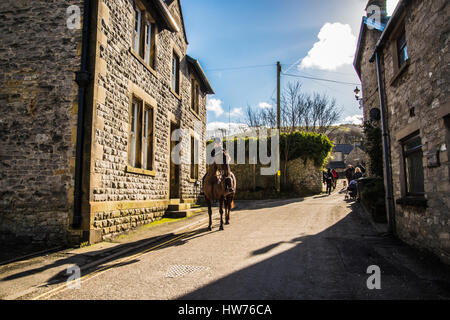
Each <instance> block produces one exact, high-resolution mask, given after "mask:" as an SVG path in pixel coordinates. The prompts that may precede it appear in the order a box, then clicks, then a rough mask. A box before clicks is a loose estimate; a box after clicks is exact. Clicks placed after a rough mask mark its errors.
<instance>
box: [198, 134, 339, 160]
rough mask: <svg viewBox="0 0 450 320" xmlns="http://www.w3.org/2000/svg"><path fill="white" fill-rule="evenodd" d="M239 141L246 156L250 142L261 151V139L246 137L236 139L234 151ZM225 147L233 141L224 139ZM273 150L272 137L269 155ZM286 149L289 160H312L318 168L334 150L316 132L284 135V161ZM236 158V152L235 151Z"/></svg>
mask: <svg viewBox="0 0 450 320" xmlns="http://www.w3.org/2000/svg"><path fill="white" fill-rule="evenodd" d="M238 140H240V141H241V142H240V143H242V141H244V143H245V155H246V157H248V154H249V153H248V150H249V145H250V141H251V140H252V141H254V142H256V146H257V150H259V139H258V138H255V137H246V138H236V137H235V138H234V141H233V143H234V150H237V143H238ZM223 141H224V146H225V148H227V145H229V143H230V142H231V140H228V139H224V140H223ZM213 142H214V141H213V140H208V141H207V142H206V145H209V144H210V143H213ZM270 148H271V137H268V143H267V154H268V155H270ZM286 148H288V150H289V152H288V154H287V155H288V160H295V159H298V158H301V159H304V160H307V159H312V160H314V163H315V165H316V166H318V167H320V166H323V165H325V163H326V162H327V160H328V157H329V155H330V153H331V150H332V149H333V143H332V142H331V141H330V139H329V138H328V137H327V136H326V135H324V134H319V133H314V132H303V131H296V132H293V133H282V134H281V135H280V157H281V160H282V161H285V160H286V152H285V150H286ZM235 156H236V151H235Z"/></svg>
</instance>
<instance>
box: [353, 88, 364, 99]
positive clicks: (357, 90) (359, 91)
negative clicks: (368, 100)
mask: <svg viewBox="0 0 450 320" xmlns="http://www.w3.org/2000/svg"><path fill="white" fill-rule="evenodd" d="M353 92H354V93H355V98H356V101H360V100H362V98H361V96H360V94H361V90H359V88H358V87H356V89H355V91H353Z"/></svg>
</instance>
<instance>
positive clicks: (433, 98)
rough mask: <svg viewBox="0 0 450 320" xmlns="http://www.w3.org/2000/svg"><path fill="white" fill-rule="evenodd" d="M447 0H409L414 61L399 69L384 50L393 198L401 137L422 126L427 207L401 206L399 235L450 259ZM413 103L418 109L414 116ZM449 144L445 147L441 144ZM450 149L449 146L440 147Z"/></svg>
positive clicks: (400, 175)
mask: <svg viewBox="0 0 450 320" xmlns="http://www.w3.org/2000/svg"><path fill="white" fill-rule="evenodd" d="M449 10H450V7H449V5H448V1H446V0H425V1H418V0H415V1H410V3H409V5H408V6H407V9H406V17H405V29H406V37H407V44H408V55H409V57H410V64H409V66H408V67H407V68H406V69H405V70H404V71H403V73H401V74H399V75H395V74H394V69H393V67H392V66H393V56H392V51H391V47H390V46H387V47H386V48H385V50H384V52H383V56H384V65H383V70H384V75H385V87H386V96H387V108H388V110H389V116H388V122H389V129H390V133H391V154H392V170H393V183H394V197H395V199H396V200H397V199H400V198H402V197H404V195H405V194H404V193H405V191H404V186H403V185H402V183H403V181H404V171H403V165H402V163H403V159H402V146H401V144H400V140H401V139H403V138H405V137H406V136H407V135H409V134H411V133H413V132H414V131H417V130H419V131H420V136H421V138H422V144H423V148H422V150H423V155H424V157H423V166H424V180H425V193H426V199H427V202H428V208H427V209H421V208H416V207H412V206H407V205H400V204H397V205H396V218H397V226H398V228H397V229H398V233H399V236H400V237H401V238H402V239H404V240H405V241H407V242H409V243H411V244H414V245H416V246H419V247H423V248H427V249H429V250H431V251H434V252H435V253H436V254H437V255H439V256H440V257H441V258H442V259H444V260H446V259H447V261H450V238H449V235H450V234H449V232H450V175H449V162H448V151H447V149H448V147H449V146H448V142H447V141H446V140H445V139H446V131H447V130H448V129H446V128H445V124H444V119H443V116H444V115H445V114H448V112H449V106H448V101H449V90H450V79H449V74H450V67H449V64H448V57H449V45H448V42H449V33H448V32H449V20H448V13H449ZM411 108H414V112H413V115H412V116H411V114H410V113H411V112H410V111H411ZM443 146H446V147H445V148H442V147H443ZM441 149H442V150H443V149H445V151H440V150H441ZM436 153H439V155H440V159H441V164H440V165H439V166H438V167H431V166H429V163H428V156H431V155H433V154H436Z"/></svg>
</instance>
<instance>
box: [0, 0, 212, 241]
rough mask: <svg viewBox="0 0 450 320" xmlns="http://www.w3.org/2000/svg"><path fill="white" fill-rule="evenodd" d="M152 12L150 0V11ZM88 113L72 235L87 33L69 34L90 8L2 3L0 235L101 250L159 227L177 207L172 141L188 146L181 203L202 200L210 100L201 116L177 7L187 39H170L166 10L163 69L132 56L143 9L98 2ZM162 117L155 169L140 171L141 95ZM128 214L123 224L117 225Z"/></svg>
mask: <svg viewBox="0 0 450 320" xmlns="http://www.w3.org/2000/svg"><path fill="white" fill-rule="evenodd" d="M144 2H145V3H147V4H148V5H149V7H150V6H151V5H152V3H153V2H152V1H149V2H147V1H144ZM91 3H92V12H91V15H92V17H91V26H90V28H91V30H90V52H89V64H90V72H91V77H92V82H91V86H90V88H89V92H88V99H87V100H88V101H87V105H86V123H85V132H84V134H85V139H86V141H85V145H84V146H83V147H84V164H83V191H84V192H83V204H82V227H81V229H80V230H76V231H74V230H71V227H70V226H71V219H72V215H73V197H74V171H75V168H74V167H75V144H76V134H77V131H76V123H77V113H78V105H77V101H78V86H77V84H76V83H75V81H74V79H75V72H76V71H78V70H79V68H80V60H81V59H80V54H81V38H82V35H81V31H82V30H81V28H79V29H74V30H69V29H68V28H67V25H66V21H67V18H68V15H67V13H66V10H67V8H68V7H69V6H70V5H77V6H78V7H79V8H80V9H81V16H82V15H83V12H82V9H83V1H82V0H73V1H62V0H55V1H23V0H14V1H12V0H4V1H1V2H0V19H1V20H2V24H1V26H0V32H1V34H2V36H1V37H0V43H1V46H0V69H1V70H2V75H1V78H0V81H1V82H0V108H1V111H2V116H1V122H0V133H1V135H0V141H1V148H0V161H1V162H0V165H1V168H0V169H1V170H0V177H1V193H0V234H1V240H4V239H6V238H8V239H11V240H14V239H16V240H17V237H19V238H20V237H21V238H23V239H24V240H26V241H45V242H52V243H61V242H64V241H66V239H67V235H70V234H72V233H73V232H75V233H77V234H79V235H86V234H87V235H89V239H88V240H89V241H90V242H97V241H100V240H102V239H106V238H108V237H110V236H112V235H117V234H119V233H120V232H123V231H126V230H129V229H130V228H133V227H135V226H137V225H139V224H142V223H149V222H152V221H153V220H154V219H157V218H159V217H161V216H162V214H163V213H164V210H165V209H166V208H167V206H168V204H169V165H170V163H169V155H170V150H169V139H170V137H169V132H170V129H169V128H170V123H171V122H177V123H178V125H179V126H180V128H181V129H184V130H185V132H187V135H186V136H184V137H183V139H182V140H181V145H182V147H181V150H182V151H181V154H182V157H183V163H182V164H181V165H180V191H179V193H180V197H181V198H182V199H184V200H186V201H195V198H196V197H197V196H198V191H199V190H198V188H197V187H196V186H195V181H194V180H191V179H190V164H189V161H190V135H195V136H196V138H197V139H198V140H199V146H200V151H199V158H200V159H202V161H203V162H201V163H200V164H199V177H200V178H201V177H202V176H203V174H204V173H205V159H206V154H205V152H206V148H205V143H204V141H205V129H206V94H205V92H202V94H201V98H200V108H199V112H198V114H195V113H194V112H192V111H191V108H190V104H191V81H190V72H191V69H190V68H189V67H188V63H187V61H186V58H185V55H186V49H187V42H186V39H185V36H184V30H183V27H184V26H183V25H182V19H181V16H182V14H181V12H180V11H179V4H178V2H177V1H172V2H171V3H170V6H169V11H170V12H171V13H172V14H173V15H174V16H175V17H176V20H178V24H179V27H180V31H179V32H171V31H169V30H168V29H166V27H165V25H164V23H161V21H162V18H161V16H160V15H159V14H157V13H156V12H157V9H156V8H151V7H150V9H149V10H150V11H151V12H152V13H154V14H155V17H154V18H155V19H156V25H157V35H156V57H155V66H154V69H151V68H148V67H147V66H145V65H144V63H143V61H142V59H139V58H138V57H137V56H136V55H134V54H133V53H132V52H131V50H130V48H131V46H132V32H133V29H134V11H133V5H132V1H129V0H97V1H92V2H91ZM173 51H175V52H177V53H178V55H179V56H180V58H181V65H180V78H181V79H180V91H179V94H176V93H174V92H173V91H172V90H171V70H172V63H171V59H172V53H173ZM133 93H134V94H137V95H139V97H140V98H144V99H145V101H146V102H148V103H150V105H151V106H152V107H154V117H155V126H154V135H155V137H154V169H153V170H152V172H133V171H132V170H131V171H130V170H129V168H128V166H127V162H128V132H129V125H128V122H129V109H130V98H131V95H132V94H133ZM117 214H119V216H120V217H119V216H117Z"/></svg>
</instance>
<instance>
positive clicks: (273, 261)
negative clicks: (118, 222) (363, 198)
mask: <svg viewBox="0 0 450 320" xmlns="http://www.w3.org/2000/svg"><path fill="white" fill-rule="evenodd" d="M239 208H241V209H239ZM205 218H206V214H205ZM187 221H189V220H187ZM186 224H188V222H186ZM205 227H206V220H205V224H204V225H202V224H197V225H195V226H193V227H191V228H190V229H188V230H184V231H183V232H182V233H179V234H178V235H177V236H175V237H172V238H170V239H166V240H165V241H160V242H158V243H155V244H154V245H153V246H151V247H149V248H147V249H146V250H144V251H137V252H135V254H133V255H128V256H126V257H124V258H123V259H120V257H118V258H117V259H115V260H114V261H110V262H109V263H106V264H103V265H102V266H101V267H100V268H97V269H96V270H95V271H94V272H92V273H89V274H87V275H84V276H83V278H82V279H81V286H80V288H79V289H68V288H67V286H66V284H65V283H64V282H61V283H60V284H59V287H52V288H51V290H48V291H45V290H44V291H41V292H39V295H36V294H35V295H34V296H32V297H28V298H38V299H225V300H227V299H394V298H395V299H435V298H438V299H439V298H444V299H448V298H450V293H449V292H450V291H449V285H448V283H449V282H448V277H447V278H446V275H445V271H446V270H448V269H445V267H443V266H442V265H439V264H438V263H437V262H436V261H434V260H429V259H428V257H427V256H421V255H420V254H418V252H417V251H415V250H413V249H411V248H409V247H407V246H405V245H404V244H402V243H400V242H399V241H397V240H395V239H392V238H390V237H386V236H383V235H381V234H379V233H377V232H376V230H375V229H374V228H373V226H372V224H371V223H370V222H369V221H368V220H367V219H366V218H365V216H364V215H363V214H362V210H361V208H360V207H359V205H358V204H355V203H354V202H346V201H344V195H343V194H342V193H338V192H336V193H334V194H332V195H331V196H314V197H309V198H305V199H297V200H284V201H283V200H277V201H260V202H258V201H255V202H248V203H245V204H243V203H240V204H238V206H237V208H236V210H235V211H234V212H233V213H232V216H231V224H230V225H228V226H225V231H218V220H217V219H215V221H214V224H213V228H214V229H213V231H212V232H209V231H207V230H206V228H205ZM372 265H376V266H378V267H379V268H380V270H381V278H380V281H381V289H379V290H369V289H368V287H367V279H368V278H369V276H370V274H368V273H367V268H368V267H369V266H372ZM447 275H448V274H447Z"/></svg>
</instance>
